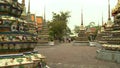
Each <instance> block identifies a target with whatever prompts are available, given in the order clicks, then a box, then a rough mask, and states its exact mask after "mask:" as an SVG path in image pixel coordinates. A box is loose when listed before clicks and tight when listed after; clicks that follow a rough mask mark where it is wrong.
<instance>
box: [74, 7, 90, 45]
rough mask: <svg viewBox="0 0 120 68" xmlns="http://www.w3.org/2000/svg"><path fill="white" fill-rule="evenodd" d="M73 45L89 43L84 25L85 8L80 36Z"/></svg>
mask: <svg viewBox="0 0 120 68" xmlns="http://www.w3.org/2000/svg"><path fill="white" fill-rule="evenodd" d="M73 45H89V42H88V37H87V34H86V29H85V27H84V25H83V9H81V25H80V30H79V33H78V37H77V38H76V40H75V41H74V43H73Z"/></svg>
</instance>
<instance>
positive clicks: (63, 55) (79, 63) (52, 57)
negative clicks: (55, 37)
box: [36, 43, 120, 68]
mask: <svg viewBox="0 0 120 68" xmlns="http://www.w3.org/2000/svg"><path fill="white" fill-rule="evenodd" d="M36 49H37V50H38V51H39V52H40V53H41V54H43V55H45V56H46V57H47V63H48V65H49V66H50V67H51V68H120V64H117V63H113V62H108V61H102V60H97V59H96V57H95V56H96V50H97V49H98V48H96V47H89V46H73V45H72V44H70V43H64V44H59V45H56V46H38V47H36Z"/></svg>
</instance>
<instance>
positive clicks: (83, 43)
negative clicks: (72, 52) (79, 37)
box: [73, 41, 89, 46]
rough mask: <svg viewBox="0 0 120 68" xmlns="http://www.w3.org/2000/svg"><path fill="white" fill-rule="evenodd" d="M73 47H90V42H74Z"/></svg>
mask: <svg viewBox="0 0 120 68" xmlns="http://www.w3.org/2000/svg"><path fill="white" fill-rule="evenodd" d="M73 45H80V46H89V42H88V41H74V42H73Z"/></svg>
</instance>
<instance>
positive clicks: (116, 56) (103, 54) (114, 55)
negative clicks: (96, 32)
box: [96, 50, 120, 63]
mask: <svg viewBox="0 0 120 68" xmlns="http://www.w3.org/2000/svg"><path fill="white" fill-rule="evenodd" d="M96 57H97V59H101V60H106V61H112V62H117V63H120V52H119V51H110V50H97V56H96Z"/></svg>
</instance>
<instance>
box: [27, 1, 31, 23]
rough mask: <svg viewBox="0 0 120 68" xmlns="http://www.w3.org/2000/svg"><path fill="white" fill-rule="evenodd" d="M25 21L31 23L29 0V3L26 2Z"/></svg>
mask: <svg viewBox="0 0 120 68" xmlns="http://www.w3.org/2000/svg"><path fill="white" fill-rule="evenodd" d="M27 21H28V22H29V23H30V22H31V18H30V0H29V2H28V12H27Z"/></svg>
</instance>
